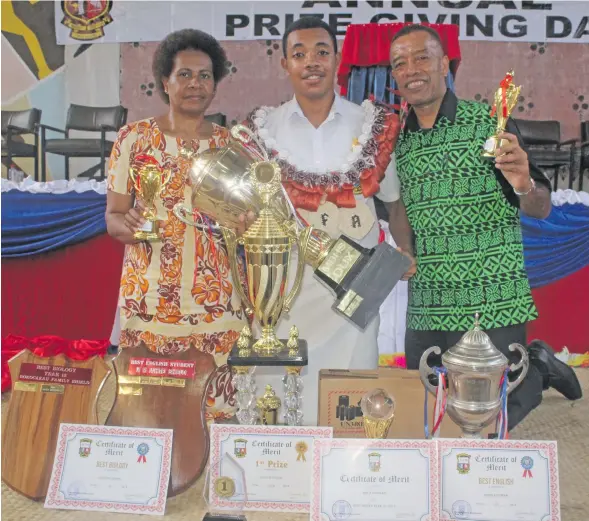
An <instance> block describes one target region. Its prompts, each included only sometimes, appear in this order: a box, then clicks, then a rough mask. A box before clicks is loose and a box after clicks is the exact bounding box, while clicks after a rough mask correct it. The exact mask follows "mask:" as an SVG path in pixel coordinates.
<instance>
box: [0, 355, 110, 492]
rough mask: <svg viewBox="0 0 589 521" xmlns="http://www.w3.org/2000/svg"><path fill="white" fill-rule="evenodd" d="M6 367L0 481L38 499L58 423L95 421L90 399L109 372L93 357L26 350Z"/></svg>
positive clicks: (48, 470) (45, 482)
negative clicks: (7, 378)
mask: <svg viewBox="0 0 589 521" xmlns="http://www.w3.org/2000/svg"><path fill="white" fill-rule="evenodd" d="M8 367H9V368H10V375H11V377H12V382H13V384H12V393H11V395H10V402H9V403H8V411H7V414H6V423H5V425H4V433H3V435H2V481H4V483H6V484H7V485H8V486H9V487H10V488H11V489H13V490H15V491H16V492H19V493H21V494H23V495H25V496H26V497H28V498H30V499H35V500H40V499H43V498H44V497H45V495H46V494H47V488H48V487H49V479H50V478H51V469H52V467H53V458H54V456H55V447H56V444H57V436H58V434H59V425H60V424H61V423H82V424H97V423H98V417H97V411H96V401H97V399H98V394H99V392H100V389H101V388H102V386H103V385H104V382H105V381H106V378H107V377H108V375H109V374H110V373H111V370H110V369H109V367H108V365H107V364H106V362H105V361H104V360H103V359H102V358H100V357H97V356H95V357H93V358H91V359H89V360H83V361H81V360H71V359H70V358H67V357H66V356H65V355H63V354H62V355H59V356H55V357H50V358H41V357H38V356H35V355H34V354H33V353H31V352H30V351H28V350H25V351H22V352H20V353H19V354H18V355H16V356H15V357H13V358H12V359H11V360H10V361H9V362H8Z"/></svg>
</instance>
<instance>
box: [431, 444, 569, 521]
mask: <svg viewBox="0 0 589 521" xmlns="http://www.w3.org/2000/svg"><path fill="white" fill-rule="evenodd" d="M438 448H439V462H440V502H441V506H440V508H441V519H452V520H457V521H463V520H469V521H488V520H492V521H548V520H550V521H553V520H558V519H560V499H559V497H560V495H559V486H558V460H557V453H556V442H555V441H519V440H517V441H516V440H438Z"/></svg>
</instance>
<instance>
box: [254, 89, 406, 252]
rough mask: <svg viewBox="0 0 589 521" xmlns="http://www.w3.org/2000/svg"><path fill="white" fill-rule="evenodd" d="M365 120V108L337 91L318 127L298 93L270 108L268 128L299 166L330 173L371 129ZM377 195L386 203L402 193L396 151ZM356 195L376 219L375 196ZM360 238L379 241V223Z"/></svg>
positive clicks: (339, 167)
mask: <svg viewBox="0 0 589 521" xmlns="http://www.w3.org/2000/svg"><path fill="white" fill-rule="evenodd" d="M364 122H365V115H364V109H363V108H362V107H360V106H358V105H356V104H355V103H352V102H350V101H348V100H346V99H344V98H342V97H341V96H338V95H337V94H336V96H335V100H334V103H333V105H332V107H331V110H330V112H329V115H328V116H327V118H326V119H325V121H324V122H323V123H322V124H321V125H320V126H319V127H318V128H315V127H314V126H313V124H312V123H311V122H310V121H309V120H308V119H307V118H306V117H305V115H304V114H303V111H302V109H301V107H300V105H299V103H298V102H297V99H296V97H293V99H292V100H290V101H288V102H286V103H284V104H282V105H281V106H280V107H277V108H276V109H273V110H272V111H270V112H269V113H268V115H267V118H266V123H265V125H264V128H265V129H266V130H267V132H268V135H269V137H270V138H271V139H273V140H274V141H275V143H276V146H275V147H273V148H275V149H276V150H277V151H278V152H279V153H281V152H282V153H283V154H284V155H286V156H288V157H289V159H290V162H292V163H293V164H295V165H296V166H297V167H298V168H300V169H302V170H306V171H309V172H317V173H319V172H321V173H324V172H325V173H329V172H330V171H331V172H333V171H341V170H342V166H344V165H346V159H347V157H348V156H349V155H350V152H351V149H352V146H353V145H354V144H355V143H357V139H358V138H359V137H360V136H361V134H362V133H363V132H366V130H367V129H363V126H364V124H365V123H364ZM348 167H349V165H348ZM376 195H377V196H378V198H379V199H380V200H381V201H383V202H386V203H389V202H392V201H396V200H398V199H399V197H400V189H399V179H398V177H397V173H396V167H395V156H394V154H393V156H392V158H391V162H390V164H389V166H388V168H387V170H386V172H385V177H384V179H383V180H382V182H381V183H380V191H379V192H378V193H377V194H376ZM356 199H357V200H360V201H364V202H365V203H366V204H367V205H368V207H369V208H370V209H371V211H372V213H373V214H374V215H375V220H376V210H375V208H374V201H373V199H372V197H370V198H368V199H366V198H364V197H363V196H362V195H356ZM359 242H360V243H361V244H362V245H363V246H366V247H372V246H375V245H376V244H377V242H378V226H376V225H375V226H374V227H373V228H372V230H371V231H370V233H369V234H368V235H367V236H366V237H365V238H364V239H363V240H361V241H359Z"/></svg>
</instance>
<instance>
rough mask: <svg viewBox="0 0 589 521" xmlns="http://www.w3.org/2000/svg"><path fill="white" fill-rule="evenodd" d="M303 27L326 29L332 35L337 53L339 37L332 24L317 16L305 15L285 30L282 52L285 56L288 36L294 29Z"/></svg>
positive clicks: (298, 29)
mask: <svg viewBox="0 0 589 521" xmlns="http://www.w3.org/2000/svg"><path fill="white" fill-rule="evenodd" d="M303 29H325V30H326V31H327V32H328V33H329V36H330V37H331V41H332V43H333V50H334V52H335V53H337V38H336V35H335V31H334V30H333V29H332V28H331V26H330V25H329V24H326V23H325V22H324V21H323V20H321V19H320V18H317V17H316V16H303V18H299V19H298V20H297V21H296V22H293V23H291V24H290V25H289V26H288V27H287V28H286V31H284V36H283V37H282V52H283V54H284V57H285V58H286V41H287V40H288V36H289V35H290V33H292V32H294V31H302V30H303Z"/></svg>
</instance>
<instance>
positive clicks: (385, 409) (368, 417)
mask: <svg viewBox="0 0 589 521" xmlns="http://www.w3.org/2000/svg"><path fill="white" fill-rule="evenodd" d="M360 408H361V409H362V415H363V417H364V433H365V434H366V437H367V438H377V439H384V438H386V437H387V435H388V433H389V428H390V426H391V423H393V417H394V416H395V400H394V399H393V397H392V396H391V395H390V394H389V393H388V392H387V391H385V390H384V389H373V390H372V391H369V392H367V393H366V394H365V395H364V396H363V397H362V400H361V401H360Z"/></svg>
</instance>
